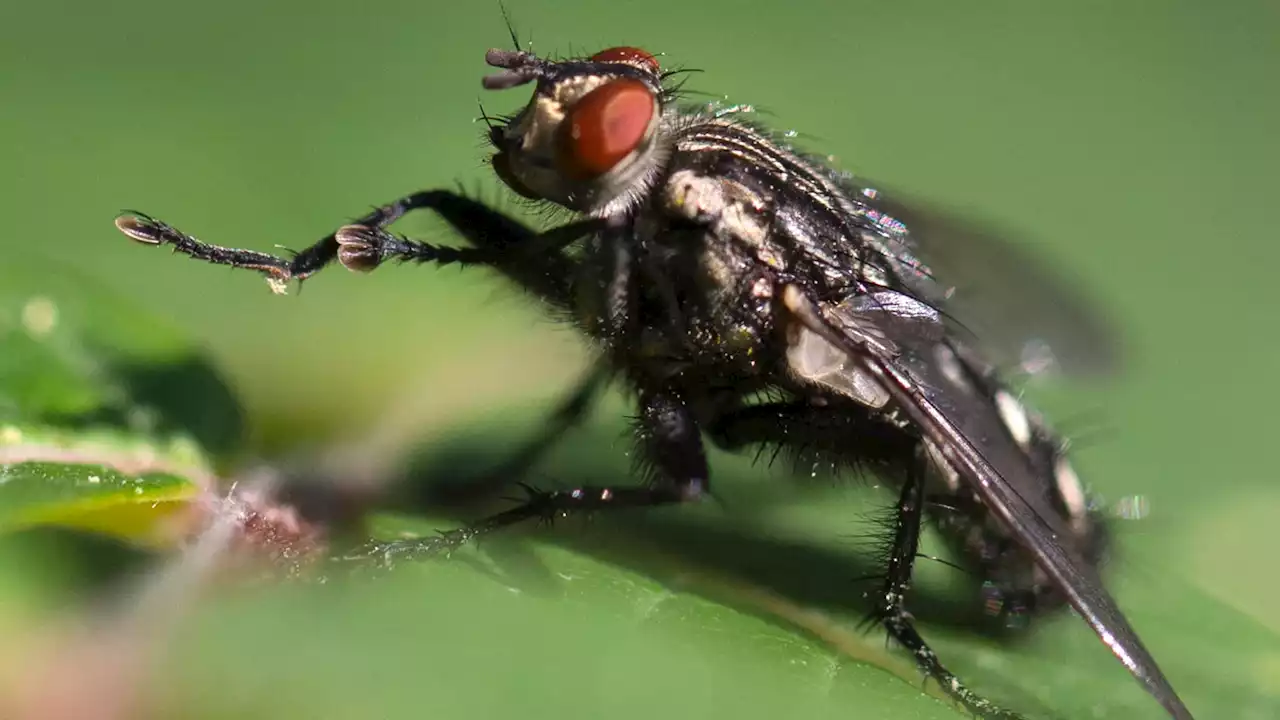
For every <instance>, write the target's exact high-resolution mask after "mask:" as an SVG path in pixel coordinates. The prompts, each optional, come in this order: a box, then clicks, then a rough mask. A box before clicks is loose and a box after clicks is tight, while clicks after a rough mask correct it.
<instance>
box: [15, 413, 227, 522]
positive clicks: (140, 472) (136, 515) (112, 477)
mask: <svg viewBox="0 0 1280 720" xmlns="http://www.w3.org/2000/svg"><path fill="white" fill-rule="evenodd" d="M211 478H212V475H211V473H210V471H209V469H208V468H207V466H206V462H205V459H204V456H203V454H202V453H201V452H200V450H199V449H198V448H197V447H195V446H194V445H193V444H191V443H190V442H189V441H184V440H175V441H173V442H170V443H169V444H167V445H157V444H155V443H153V442H151V441H149V440H145V439H140V438H137V437H134V436H130V435H128V434H124V433H119V432H115V431H107V430H97V431H68V430H59V429H53V428H21V427H19V426H16V425H5V426H0V535H3V534H7V533H13V532H16V531H20V530H26V529H29V528H35V527H62V528H71V529H77V530H85V531H91V532H96V533H102V534H107V535H112V536H115V537H119V538H122V539H125V540H128V541H130V542H134V543H138V544H158V543H160V544H163V543H167V542H172V541H173V539H174V535H173V534H172V532H171V530H172V528H170V527H169V526H167V525H166V521H167V520H169V519H170V518H172V517H173V515H174V514H175V513H177V512H180V511H182V510H183V509H184V508H186V507H187V505H188V503H189V502H190V501H191V500H192V499H193V498H195V497H197V496H198V495H199V494H200V493H201V492H203V491H205V490H207V489H208V487H209V485H210V484H211V482H212V479H211Z"/></svg>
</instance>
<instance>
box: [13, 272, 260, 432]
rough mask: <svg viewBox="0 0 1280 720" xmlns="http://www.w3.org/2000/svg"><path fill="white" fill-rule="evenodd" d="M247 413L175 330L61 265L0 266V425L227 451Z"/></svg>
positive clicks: (214, 372)
mask: <svg viewBox="0 0 1280 720" xmlns="http://www.w3.org/2000/svg"><path fill="white" fill-rule="evenodd" d="M241 414H242V413H241V410H240V407H239V405H238V404H237V402H236V399H235V397H234V396H233V395H232V394H231V392H230V390H229V389H228V388H227V387H226V385H225V384H224V383H223V382H222V380H221V378H220V377H219V375H218V373H217V372H216V371H215V370H214V369H213V367H212V366H211V365H210V364H209V363H208V362H207V361H206V360H205V359H204V358H203V356H202V355H201V354H200V353H199V352H197V351H196V350H195V349H194V348H192V346H191V343H190V339H189V338H188V337H187V335H186V334H185V333H183V332H181V331H180V330H179V329H178V328H177V327H176V326H173V325H171V324H169V323H167V322H164V321H163V320H161V319H159V318H157V317H156V316H155V314H154V313H151V312H148V311H147V309H146V308H143V307H139V306H137V305H135V304H134V303H131V302H128V301H127V300H125V299H124V298H122V297H120V296H118V295H116V294H115V293H112V292H110V291H109V290H108V289H106V288H105V287H103V286H102V285H101V284H100V283H98V282H96V281H95V280H94V279H93V278H91V277H87V276H84V275H83V274H81V273H78V272H75V271H73V270H72V269H70V268H67V267H63V266H60V265H58V264H56V263H50V262H49V261H47V260H35V259H32V258H30V257H26V256H24V255H23V254H22V253H20V252H14V253H12V255H7V256H6V259H5V262H4V263H3V264H0V422H11V423H13V422H19V423H41V424H52V425H62V426H71V425H75V426H81V427H83V426H92V425H102V424H106V425H112V426H117V427H127V428H129V429H131V430H132V431H134V432H135V433H139V434H145V435H155V436H168V435H187V436H190V437H193V438H195V439H196V440H198V441H199V443H200V444H201V445H202V446H203V447H205V448H206V449H207V450H209V451H210V452H212V453H214V454H219V455H221V454H229V453H231V452H233V451H234V450H236V449H238V444H239V442H240V440H241V434H242V427H241V424H242V419H241Z"/></svg>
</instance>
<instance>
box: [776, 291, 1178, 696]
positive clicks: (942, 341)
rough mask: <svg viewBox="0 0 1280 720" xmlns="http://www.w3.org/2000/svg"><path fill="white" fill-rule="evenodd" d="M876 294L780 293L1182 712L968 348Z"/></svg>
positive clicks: (924, 317)
mask: <svg viewBox="0 0 1280 720" xmlns="http://www.w3.org/2000/svg"><path fill="white" fill-rule="evenodd" d="M877 295H883V296H884V297H877V296H863V297H856V298H851V299H849V300H847V301H845V302H843V303H840V304H838V305H823V306H822V308H821V309H820V308H819V307H818V305H816V304H815V303H814V302H813V300H811V299H810V298H809V297H808V296H806V295H805V294H804V292H803V291H802V290H800V289H799V288H798V287H796V286H794V285H793V286H788V287H787V288H786V289H785V291H784V294H783V301H784V303H785V304H786V306H787V308H788V310H789V311H790V312H791V313H792V315H793V316H794V317H795V319H796V320H797V321H798V322H799V323H800V324H801V325H802V326H803V327H805V328H806V329H807V330H809V331H811V332H814V333H816V334H818V335H820V336H822V337H823V339H825V340H826V341H827V342H828V343H830V344H831V345H832V346H833V347H835V348H837V349H839V350H840V351H841V352H843V353H844V354H845V356H846V357H847V358H848V359H849V361H850V362H851V364H852V369H853V370H854V371H856V372H859V373H863V374H865V375H866V376H867V377H869V378H872V379H874V380H875V381H876V382H877V383H878V384H879V385H880V386H881V387H882V388H883V390H884V391H885V392H886V393H887V395H888V399H889V400H890V401H891V402H892V403H893V405H894V406H895V407H896V408H897V409H899V411H900V412H901V413H902V415H903V416H904V417H905V419H906V420H908V421H909V422H911V423H912V425H914V426H915V427H916V428H917V429H918V431H919V432H920V433H921V435H923V436H924V437H925V438H927V439H928V440H929V441H930V442H931V443H933V445H934V446H935V447H936V448H937V449H938V450H939V452H940V453H941V455H942V457H943V458H944V459H945V460H946V461H947V462H948V463H949V464H950V465H951V466H952V467H953V468H954V469H955V471H956V472H957V473H958V474H959V475H960V476H961V478H963V480H964V482H965V483H966V484H967V485H969V487H970V488H972V489H973V491H974V492H975V493H977V494H978V496H979V497H980V498H981V499H982V501H983V503H984V504H985V505H986V506H987V507H988V508H989V509H990V510H991V511H992V513H993V514H994V515H995V516H996V517H997V518H999V520H1000V521H1001V522H1002V523H1003V524H1004V526H1005V528H1006V530H1007V531H1008V532H1009V533H1010V535H1011V536H1012V537H1014V538H1016V539H1017V540H1018V541H1019V544H1020V545H1022V546H1023V547H1024V548H1025V549H1026V550H1027V551H1028V552H1030V553H1031V555H1032V556H1033V557H1034V558H1035V559H1036V562H1037V564H1039V565H1040V567H1041V568H1042V569H1043V570H1044V571H1045V573H1046V574H1047V575H1048V576H1049V577H1050V578H1052V580H1053V582H1054V584H1055V585H1056V586H1057V587H1058V588H1059V589H1060V590H1061V591H1062V593H1063V594H1064V595H1065V596H1066V598H1067V599H1068V601H1069V602H1070V603H1071V606H1072V607H1074V608H1075V610H1076V611H1077V612H1079V613H1080V615H1081V616H1082V617H1084V619H1085V620H1086V621H1087V622H1088V623H1089V625H1090V626H1091V627H1092V628H1093V630H1094V632H1096V633H1097V634H1098V636H1099V637H1100V638H1101V639H1102V641H1103V642H1104V643H1105V644H1106V645H1107V647H1108V648H1109V649H1110V650H1111V651H1112V652H1113V653H1114V654H1115V655H1116V657H1117V658H1119V659H1120V661H1121V662H1123V663H1124V665H1125V666H1126V667H1127V668H1128V669H1129V671H1130V672H1131V673H1133V675H1134V677H1136V678H1137V679H1138V680H1139V682H1141V683H1142V685H1143V686H1144V687H1145V688H1146V689H1147V691H1148V692H1149V693H1151V695H1152V696H1153V697H1155V698H1156V699H1157V700H1158V701H1159V702H1160V703H1161V704H1162V705H1163V706H1164V707H1165V709H1166V710H1168V711H1169V713H1170V714H1171V715H1172V716H1173V717H1174V718H1178V719H1181V720H1190V718H1191V713H1190V712H1189V711H1188V710H1187V708H1186V707H1185V706H1184V705H1183V703H1182V701H1181V700H1180V699H1179V698H1178V696H1177V694H1176V693H1175V692H1174V690H1173V688H1172V687H1171V686H1170V684H1169V682H1168V680H1167V679H1166V678H1165V677H1164V674H1163V673H1162V672H1161V670H1160V668H1159V666H1158V665H1157V664H1156V661H1155V659H1154V658H1152V657H1151V654H1150V653H1149V652H1148V651H1147V649H1146V648H1145V647H1144V646H1143V644H1142V642H1141V641H1140V640H1139V639H1138V636H1137V634H1136V633H1135V632H1134V630H1133V628H1132V627H1131V626H1130V625H1129V622H1128V620H1127V619H1126V618H1125V616H1124V614H1123V613H1121V611H1120V609H1119V608H1118V607H1117V606H1116V604H1115V601H1114V600H1112V598H1111V595H1110V594H1109V593H1108V592H1107V591H1106V589H1105V588H1104V587H1103V585H1102V580H1101V578H1100V577H1099V576H1098V574H1097V572H1096V571H1095V570H1094V568H1093V567H1092V566H1091V565H1089V563H1087V562H1086V561H1085V560H1084V558H1083V557H1082V556H1081V555H1080V553H1079V552H1078V551H1077V550H1076V549H1075V548H1074V545H1073V544H1072V543H1071V542H1070V541H1069V538H1071V532H1070V530H1069V529H1068V528H1067V527H1066V525H1065V522H1064V519H1063V518H1062V516H1060V515H1059V514H1058V512H1057V511H1055V509H1054V508H1053V506H1052V505H1051V504H1050V502H1049V500H1048V497H1047V495H1046V492H1045V488H1046V487H1047V486H1048V485H1049V484H1050V483H1052V479H1048V478H1041V477H1038V476H1037V475H1036V473H1035V470H1034V469H1033V468H1032V466H1031V464H1030V462H1029V460H1028V457H1027V455H1026V454H1024V453H1023V452H1022V451H1021V449H1020V448H1019V447H1018V446H1017V444H1016V443H1015V441H1014V440H1013V438H1012V437H1011V436H1010V433H1009V432H1008V431H1007V430H1006V428H1005V425H1004V424H1003V422H1002V421H1001V419H1000V415H999V410H998V408H997V406H996V405H995V403H994V402H992V401H991V399H990V398H987V397H986V396H985V395H983V394H982V393H981V392H979V391H977V390H976V389H975V388H974V387H973V386H972V385H969V384H966V383H965V382H964V381H963V380H962V378H963V375H964V373H963V372H961V371H963V370H964V369H966V367H967V368H969V369H978V368H973V367H972V365H971V364H969V365H967V364H968V363H971V362H972V360H971V359H970V358H971V357H972V356H971V354H970V352H969V351H968V349H967V348H965V347H964V346H962V345H960V344H959V343H957V342H956V341H955V338H954V337H953V336H952V335H951V334H950V333H948V332H946V331H945V328H944V327H943V326H942V324H941V321H940V319H938V318H937V317H936V316H934V317H933V318H932V319H931V318H930V317H929V314H928V308H927V306H924V305H922V304H917V307H915V308H913V309H911V310H909V311H907V312H903V309H904V308H906V307H907V306H909V305H910V304H911V302H912V301H911V299H910V298H905V297H904V296H898V297H897V298H894V297H892V296H894V295H897V294H896V293H892V292H888V293H879V294H877Z"/></svg>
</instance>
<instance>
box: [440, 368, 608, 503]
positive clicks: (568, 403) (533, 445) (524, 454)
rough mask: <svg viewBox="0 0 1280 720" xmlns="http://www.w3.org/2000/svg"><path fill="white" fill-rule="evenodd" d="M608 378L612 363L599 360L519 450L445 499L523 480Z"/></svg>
mask: <svg viewBox="0 0 1280 720" xmlns="http://www.w3.org/2000/svg"><path fill="white" fill-rule="evenodd" d="M608 378H609V370H608V367H607V366H606V365H604V364H603V363H599V362H597V363H596V364H595V365H594V366H592V367H591V369H590V370H588V371H587V373H586V375H585V376H584V377H582V378H581V379H580V380H578V383H577V385H576V386H574V388H573V389H572V390H571V391H570V392H569V393H568V394H567V395H566V396H565V397H563V398H562V399H561V400H560V402H559V404H558V405H556V407H555V409H554V410H552V411H551V412H550V413H549V414H548V415H547V416H546V418H545V419H544V420H543V421H542V423H541V429H540V430H539V431H538V433H537V434H536V435H534V436H533V437H531V438H529V439H527V440H525V441H524V442H523V443H521V445H520V447H519V448H517V449H516V450H515V452H512V453H511V454H510V455H509V456H508V457H506V458H505V459H503V460H502V462H500V463H499V464H498V465H497V466H496V467H494V468H492V469H490V470H487V471H485V472H484V473H482V474H480V475H477V476H476V477H475V478H473V479H471V480H469V481H467V482H466V483H462V484H461V485H462V486H464V487H465V490H454V489H449V490H447V491H445V492H447V495H444V496H443V498H444V501H445V502H450V501H458V500H464V499H465V498H470V497H477V496H486V495H488V494H490V493H491V492H493V491H494V490H496V489H498V488H500V487H504V486H507V485H511V484H513V483H515V482H517V481H519V479H520V478H521V477H522V476H524V475H526V474H527V473H528V472H529V468H531V467H533V466H534V465H536V464H537V463H538V461H539V460H540V459H541V458H542V457H543V455H544V454H545V453H546V452H547V451H548V450H550V449H551V448H552V447H553V446H554V445H555V444H556V443H557V442H559V441H560V439H561V438H562V437H564V435H565V434H566V433H568V432H569V431H570V430H572V429H573V428H575V427H577V426H578V425H579V424H580V423H581V422H582V420H583V419H584V418H585V417H586V415H587V411H588V410H590V409H591V404H592V402H593V401H594V400H595V399H596V396H597V395H598V394H599V392H600V390H601V389H602V388H603V386H604V383H605V381H606V380H607V379H608Z"/></svg>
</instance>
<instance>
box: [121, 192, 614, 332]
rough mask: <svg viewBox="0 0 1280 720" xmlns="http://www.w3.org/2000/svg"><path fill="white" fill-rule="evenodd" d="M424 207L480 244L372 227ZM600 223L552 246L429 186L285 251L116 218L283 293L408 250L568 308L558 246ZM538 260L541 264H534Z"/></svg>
mask: <svg viewBox="0 0 1280 720" xmlns="http://www.w3.org/2000/svg"><path fill="white" fill-rule="evenodd" d="M417 209H431V210H435V211H436V212H437V213H439V214H440V217H441V218H443V219H444V220H445V221H446V222H448V223H449V224H450V225H451V226H452V227H453V228H454V229H455V230H456V231H457V232H458V233H459V234H460V235H462V236H463V237H464V238H466V239H467V240H468V241H470V243H471V244H472V245H473V246H474V247H473V248H466V249H452V248H437V247H434V246H430V245H427V244H425V243H410V241H408V240H405V239H403V238H397V237H396V236H393V235H390V233H385V238H384V237H383V236H381V235H378V234H377V233H375V232H373V231H378V230H384V229H385V228H386V227H387V226H389V225H390V224H391V223H393V222H395V221H396V220H399V219H400V218H401V217H403V216H404V215H405V214H406V213H408V212H410V211H412V210H417ZM600 224H601V221H586V222H579V223H571V224H569V225H567V226H564V227H562V228H557V229H556V230H553V231H551V232H550V233H548V242H547V244H539V243H538V242H537V240H538V239H539V237H540V235H539V233H538V232H536V231H534V230H533V229H531V228H529V227H528V226H527V225H525V224H524V223H522V222H520V221H518V220H516V219H514V218H512V217H510V216H508V215H506V214H504V213H501V212H499V211H497V210H494V209H493V208H490V207H489V206H487V205H485V204H484V203H482V202H479V201H477V200H473V199H471V198H468V197H466V196H464V195H462V194H460V193H457V192H454V191H452V190H424V191H422V192H417V193H414V194H412V195H408V196H406V197H403V198H401V199H399V200H396V201H395V202H393V203H390V204H388V205H383V206H382V207H379V208H377V209H375V210H374V211H373V212H371V213H369V214H368V215H365V216H364V217H362V218H359V219H358V220H356V221H355V222H354V223H352V224H350V225H348V226H345V227H344V228H342V229H341V230H339V231H336V232H334V233H331V234H329V235H326V236H325V237H323V238H321V239H320V241H319V242H317V243H315V244H314V245H312V246H311V247H308V248H307V249H305V250H303V251H301V252H298V253H294V254H292V255H291V256H290V257H280V256H277V255H271V254H269V253H264V252H259V251H257V250H243V249H238V248H230V247H223V246H220V245H213V244H210V243H206V242H201V241H200V240H197V239H196V238H195V237H194V236H192V235H188V234H186V233H184V232H182V231H180V230H178V229H177V228H175V227H173V226H172V225H169V224H168V223H165V222H163V221H161V220H158V219H156V218H153V217H151V216H149V215H146V214H144V213H140V212H133V211H130V212H126V213H123V214H121V215H120V216H119V217H117V218H116V227H117V228H119V229H120V231H121V232H123V233H124V234H125V235H128V236H129V237H131V238H133V239H134V240H137V241H138V242H141V243H145V244H148V245H169V246H171V247H172V248H173V250H174V251H175V252H180V253H183V254H185V255H188V256H190V257H193V258H195V259H197V260H203V261H205V262H208V263H212V264H214V265H228V266H231V267H237V268H245V269H249V270H256V271H258V272H260V273H262V274H263V275H265V276H266V277H267V281H268V283H269V284H270V285H271V288H272V290H273V291H275V292H277V293H283V292H284V291H285V289H286V288H287V286H288V282H289V281H290V280H298V281H302V280H305V279H306V278H308V277H310V276H311V275H314V274H315V273H317V272H319V271H320V270H322V269H324V267H325V266H327V265H328V264H329V263H330V262H332V261H333V260H334V259H335V258H341V259H342V260H343V261H344V264H346V265H347V266H348V267H350V268H352V269H359V270H368V269H370V268H371V267H372V265H370V263H371V262H372V263H373V265H376V263H377V261H379V260H381V259H385V258H386V257H392V256H399V257H406V256H407V257H412V258H414V259H417V260H420V261H427V260H432V261H437V262H459V263H472V264H483V265H491V266H494V267H497V268H498V269H500V270H502V271H503V272H504V273H505V274H507V275H508V276H510V277H512V278H513V279H514V280H516V281H517V282H519V283H520V284H521V285H523V286H525V287H526V289H528V290H531V291H533V292H534V293H536V294H538V295H540V296H542V297H544V298H547V299H549V300H552V301H553V302H555V303H556V304H559V305H562V306H564V307H568V305H567V303H568V296H569V291H568V285H569V283H570V279H571V278H572V276H573V274H574V268H575V264H574V262H573V261H572V260H571V259H570V258H568V257H566V256H564V255H563V253H560V252H558V251H556V252H553V251H552V250H558V249H559V247H560V246H563V245H564V244H567V243H569V242H572V241H573V240H576V239H577V238H579V237H582V236H584V235H586V234H588V233H590V232H592V231H593V230H595V229H598V227H599V226H600ZM361 228H363V229H365V230H361ZM344 240H345V242H344ZM379 240H381V246H382V247H383V248H384V249H385V250H386V251H387V252H386V255H378V256H370V255H369V254H368V252H367V251H365V250H364V249H363V248H365V246H367V245H368V244H369V242H377V241H379ZM409 245H412V248H410V247H408V246H409ZM549 248H550V249H549ZM504 251H505V252H504ZM379 252H381V250H380V251H379ZM516 257H519V258H520V260H519V262H516V260H515V258H516ZM531 258H532V259H533V260H534V261H535V262H533V263H531V261H530V260H531ZM508 260H510V261H508Z"/></svg>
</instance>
